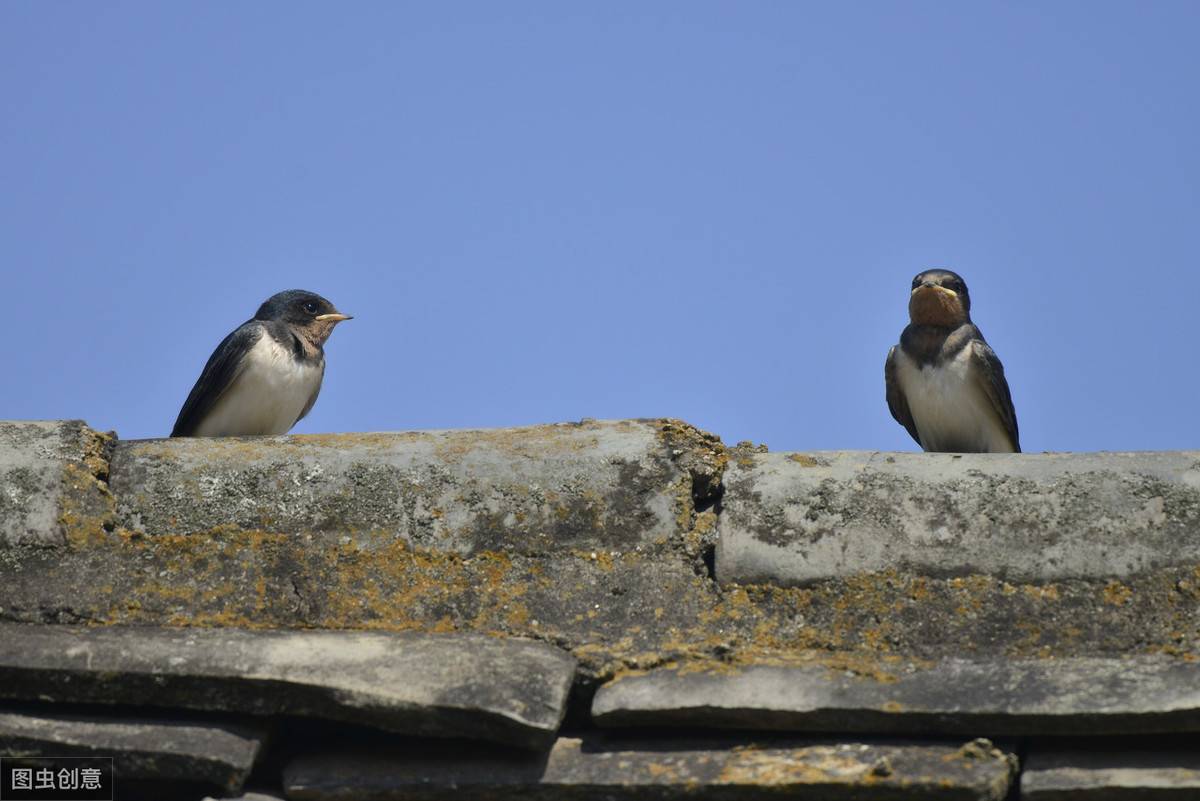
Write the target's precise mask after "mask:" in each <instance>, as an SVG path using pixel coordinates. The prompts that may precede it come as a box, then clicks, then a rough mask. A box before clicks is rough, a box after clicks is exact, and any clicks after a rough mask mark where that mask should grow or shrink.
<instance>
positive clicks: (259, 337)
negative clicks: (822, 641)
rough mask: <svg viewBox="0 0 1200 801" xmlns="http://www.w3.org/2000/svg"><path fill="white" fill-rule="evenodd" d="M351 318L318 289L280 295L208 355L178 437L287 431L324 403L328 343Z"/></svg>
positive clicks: (175, 431) (177, 423)
mask: <svg viewBox="0 0 1200 801" xmlns="http://www.w3.org/2000/svg"><path fill="white" fill-rule="evenodd" d="M349 319H351V318H350V316H349V315H345V314H342V313H341V312H339V311H338V310H337V309H335V308H334V306H333V304H332V303H330V302H329V301H327V300H325V298H323V297H321V296H320V295H315V294H313V293H312V292H305V291H303V290H300V289H290V290H288V291H286V292H280V293H279V294H277V295H272V296H271V297H270V298H269V299H268V300H267V302H266V303H264V304H263V305H262V306H259V307H258V313H257V314H255V315H254V319H252V320H247V321H246V322H245V323H242V324H241V325H240V326H238V327H237V328H236V329H235V330H234V331H233V333H231V334H230V335H229V336H227V337H225V339H224V340H222V341H221V344H220V345H218V346H217V349H216V350H215V351H214V352H213V355H212V356H210V357H209V358H208V363H207V364H206V365H204V372H202V373H201V374H200V379H199V380H198V381H197V382H196V386H194V387H192V391H191V394H189V395H188V397H187V400H186V401H184V404H183V409H181V410H180V412H179V419H178V420H176V421H175V428H174V429H172V431H171V436H172V437H234V436H242V435H247V434H286V433H287V432H288V431H289V430H290V429H291V427H292V426H294V425H296V423H298V422H299V421H300V419H301V418H303V417H304V416H305V415H306V414H308V412H309V410H310V409H312V407H313V404H314V403H316V402H317V393H319V392H320V391H321V379H322V378H323V377H324V376H325V350H324V348H323V347H322V346H323V345H324V344H325V341H326V340H327V339H329V335H330V334H331V333H333V327H334V326H335V325H337V324H338V323H340V322H341V321H342V320H349Z"/></svg>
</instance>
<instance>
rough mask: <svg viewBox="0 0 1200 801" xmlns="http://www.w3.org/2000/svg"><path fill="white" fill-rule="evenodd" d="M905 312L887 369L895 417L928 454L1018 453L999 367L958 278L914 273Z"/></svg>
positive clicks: (1009, 401) (1014, 424) (1013, 418)
mask: <svg viewBox="0 0 1200 801" xmlns="http://www.w3.org/2000/svg"><path fill="white" fill-rule="evenodd" d="M908 316H909V319H910V320H911V322H910V323H909V324H908V326H907V327H906V328H905V329H904V332H903V333H902V334H900V344H899V345H895V346H893V347H892V349H891V350H890V351H888V356H887V363H886V364H885V366H884V378H885V379H886V381H887V403H888V408H889V409H890V410H891V412H892V417H894V418H896V421H897V422H899V423H900V424H901V425H902V426H904V427H905V428H906V429H908V433H909V434H912V438H913V439H915V440H916V441H917V443H918V444H919V445H920V446H921V448H922V449H924V450H926V451H949V452H955V453H1020V452H1021V445H1020V443H1019V442H1018V441H1017V413H1016V411H1015V410H1014V409H1013V403H1012V396H1011V395H1010V394H1009V392H1008V382H1007V381H1005V380H1004V367H1003V366H1002V365H1001V364H1000V360H999V359H998V358H996V352H995V351H993V350H992V349H991V347H989V346H988V343H987V342H986V341H985V340H984V338H983V334H981V333H980V332H979V329H978V328H976V327H975V324H974V323H972V322H971V297H970V295H968V294H967V285H966V284H965V283H964V282H963V280H962V278H960V277H959V276H958V275H956V274H954V273H952V272H950V271H949V270H928V271H926V272H923V273H921V274H920V275H918V276H917V277H916V278H914V279H913V282H912V294H911V295H910V296H909V300H908Z"/></svg>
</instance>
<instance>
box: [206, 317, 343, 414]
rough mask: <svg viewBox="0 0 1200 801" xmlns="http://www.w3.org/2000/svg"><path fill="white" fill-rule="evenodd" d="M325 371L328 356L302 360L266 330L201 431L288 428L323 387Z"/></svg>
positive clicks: (214, 406)
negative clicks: (294, 356) (322, 358)
mask: <svg viewBox="0 0 1200 801" xmlns="http://www.w3.org/2000/svg"><path fill="white" fill-rule="evenodd" d="M324 373H325V365H324V361H323V360H322V361H317V362H313V361H306V362H300V361H297V360H296V359H295V358H293V356H292V353H291V352H290V351H288V350H287V349H286V348H284V347H283V346H282V345H280V344H279V343H278V342H276V341H275V339H274V338H273V337H271V336H270V335H268V334H264V335H263V336H262V338H261V339H259V340H258V342H256V343H255V344H254V347H253V348H252V349H251V350H250V353H249V354H247V356H246V361H245V366H244V367H243V368H242V371H241V372H240V373H239V374H238V376H237V378H235V379H234V380H233V382H232V383H231V384H230V386H229V388H228V389H227V390H225V393H224V394H223V395H222V396H221V397H220V399H219V400H218V401H217V402H216V403H215V404H214V405H213V408H212V410H211V411H210V412H209V413H208V414H207V415H205V417H204V420H203V421H202V422H201V423H200V425H198V426H197V427H196V432H195V435H196V436H200V437H204V436H217V435H221V436H242V435H246V434H286V433H287V432H288V431H289V430H290V429H291V427H292V426H294V425H295V424H296V421H297V420H299V419H300V416H301V414H303V412H304V410H305V409H307V408H308V407H309V406H310V405H311V402H312V401H313V400H315V399H316V396H317V393H318V392H320V391H321V379H322V377H323V376H324Z"/></svg>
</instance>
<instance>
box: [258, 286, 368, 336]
mask: <svg viewBox="0 0 1200 801" xmlns="http://www.w3.org/2000/svg"><path fill="white" fill-rule="evenodd" d="M254 319H255V320H262V321H264V322H269V321H278V322H283V323H287V324H288V325H292V326H295V327H296V328H299V329H300V330H301V331H303V332H304V336H305V338H307V339H308V340H309V341H310V342H312V343H313V345H315V346H317V347H320V346H321V345H324V344H325V340H327V339H329V335H330V334H332V333H333V327H334V326H335V325H337V324H338V323H340V322H341V321H342V320H351V319H353V318H352V317H351V316H350V315H348V314H342V313H341V312H339V311H338V310H337V308H336V307H335V306H334V305H333V304H332V303H330V302H329V301H327V300H325V298H323V297H321V296H320V295H318V294H316V293H314V292H306V291H304V290H303V289H289V290H287V291H286V292H280V293H278V294H276V295H272V296H271V297H269V298H268V299H267V301H266V303H264V304H263V305H261V306H259V307H258V314H256V315H254Z"/></svg>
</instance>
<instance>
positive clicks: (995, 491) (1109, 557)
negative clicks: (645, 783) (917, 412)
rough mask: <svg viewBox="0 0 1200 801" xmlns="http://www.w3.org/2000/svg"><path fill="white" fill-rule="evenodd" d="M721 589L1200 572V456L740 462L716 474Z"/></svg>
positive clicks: (862, 454) (759, 458)
mask: <svg viewBox="0 0 1200 801" xmlns="http://www.w3.org/2000/svg"><path fill="white" fill-rule="evenodd" d="M724 486H725V494H724V496H723V499H722V505H723V511H722V513H721V515H720V520H719V521H718V534H719V540H718V544H717V551H716V573H717V578H718V579H719V580H720V581H721V582H722V583H726V584H728V583H732V582H737V583H741V584H756V583H775V584H785V585H789V584H801V585H803V584H808V583H811V582H815V581H818V580H821V579H828V578H839V577H846V576H850V575H854V574H858V573H863V572H879V571H885V570H904V571H912V572H914V573H917V574H919V575H925V576H935V577H944V576H965V575H969V574H983V575H991V576H998V577H1003V578H1007V579H1009V580H1017V581H1038V582H1046V581H1056V580H1060V579H1067V578H1074V579H1086V578H1112V577H1115V578H1121V577H1126V576H1133V575H1137V574H1142V573H1146V572H1149V571H1155V570H1160V569H1163V568H1166V567H1171V566H1181V565H1194V564H1196V563H1197V562H1200V453H1198V452H1194V451H1172V452H1157V453H1088V454H1011V455H1002V454H948V453H879V452H872V451H830V452H813V453H767V454H760V453H741V452H739V453H738V454H737V455H736V456H735V458H734V459H732V460H731V462H730V464H729V469H728V470H727V471H726V473H725V477H724Z"/></svg>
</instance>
